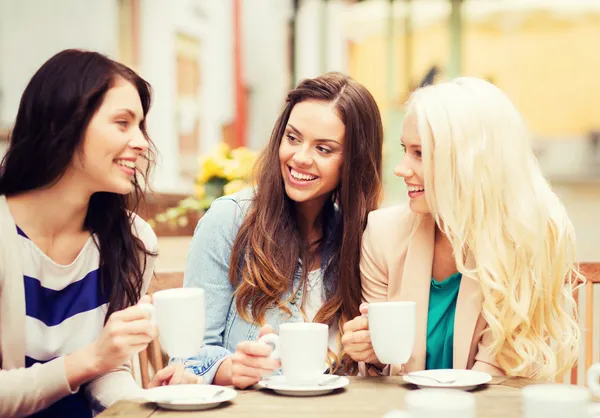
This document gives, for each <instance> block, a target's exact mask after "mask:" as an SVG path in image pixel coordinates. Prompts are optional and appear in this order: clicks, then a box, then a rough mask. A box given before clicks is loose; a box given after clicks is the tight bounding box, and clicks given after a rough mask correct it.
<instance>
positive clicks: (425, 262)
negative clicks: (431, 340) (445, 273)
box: [399, 216, 435, 371]
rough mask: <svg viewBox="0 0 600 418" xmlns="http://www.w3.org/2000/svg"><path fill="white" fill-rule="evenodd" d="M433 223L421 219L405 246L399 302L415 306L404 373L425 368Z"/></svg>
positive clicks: (426, 219)
mask: <svg viewBox="0 0 600 418" xmlns="http://www.w3.org/2000/svg"><path fill="white" fill-rule="evenodd" d="M434 228H435V222H434V221H433V219H432V218H431V216H424V217H423V218H422V220H421V222H420V224H419V225H418V227H417V229H416V231H415V232H414V235H413V237H412V239H411V240H410V243H409V245H408V249H407V253H406V260H405V263H404V271H403V273H402V285H401V287H400V296H399V300H402V301H413V302H416V304H417V323H416V335H415V345H414V348H413V354H412V356H411V358H410V360H409V361H408V362H407V363H406V365H405V366H404V370H408V371H410V370H423V369H424V368H425V356H426V342H427V341H426V339H427V311H428V309H429V289H430V286H431V266H432V263H433V248H434V239H435V229H434Z"/></svg>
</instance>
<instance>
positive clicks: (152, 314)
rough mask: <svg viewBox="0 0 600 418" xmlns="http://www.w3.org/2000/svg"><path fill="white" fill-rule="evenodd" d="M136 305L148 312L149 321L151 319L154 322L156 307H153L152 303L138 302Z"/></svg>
mask: <svg viewBox="0 0 600 418" xmlns="http://www.w3.org/2000/svg"><path fill="white" fill-rule="evenodd" d="M138 306H139V307H140V308H141V309H142V310H144V311H146V312H148V313H149V314H150V321H152V323H154V324H156V309H155V308H154V305H152V304H150V303H140V304H139V305H138Z"/></svg>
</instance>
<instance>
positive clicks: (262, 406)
mask: <svg viewBox="0 0 600 418" xmlns="http://www.w3.org/2000/svg"><path fill="white" fill-rule="evenodd" d="M544 383H547V382H543V381H536V380H531V379H524V378H507V377H494V378H493V380H492V381H491V382H490V383H489V384H488V385H485V386H482V387H480V388H478V389H475V390H473V391H472V393H473V394H474V395H475V397H476V403H477V415H476V416H477V417H478V418H507V417H510V418H519V417H521V416H522V414H521V389H522V388H524V387H525V386H528V385H531V384H544ZM412 390H418V389H417V388H416V386H414V385H411V384H408V383H406V382H404V380H403V379H402V377H400V376H394V377H387V376H386V377H350V384H349V385H348V386H347V387H346V388H345V389H340V390H337V391H335V392H333V393H331V394H328V395H322V396H315V397H290V396H282V395H278V394H276V393H275V392H272V391H270V390H266V389H262V390H257V389H248V390H238V394H237V396H236V397H235V399H233V400H232V401H231V402H227V403H224V404H222V405H220V406H218V407H217V408H213V409H208V410H204V411H169V410H165V409H161V408H159V407H158V406H157V405H156V404H154V403H149V402H143V401H120V402H117V403H116V404H114V405H113V406H111V407H110V408H108V409H107V410H105V411H104V412H103V413H102V414H100V415H99V416H100V417H102V418H107V417H129V418H147V417H152V418H159V417H160V418H172V417H185V416H190V417H191V416H194V417H200V416H202V415H204V416H206V417H210V418H219V417H240V418H259V417H260V418H264V417H267V418H276V417H285V418H295V417H299V418H300V417H302V418H307V417H309V418H318V417H347V418H354V417H383V416H384V415H385V414H386V413H387V412H389V411H391V410H393V409H401V410H404V409H405V405H404V396H405V395H406V394H407V393H408V392H410V391H412Z"/></svg>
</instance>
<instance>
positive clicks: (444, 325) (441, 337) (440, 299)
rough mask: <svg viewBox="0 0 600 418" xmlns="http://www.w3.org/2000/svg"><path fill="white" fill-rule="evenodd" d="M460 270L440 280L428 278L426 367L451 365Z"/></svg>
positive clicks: (427, 368)
mask: <svg viewBox="0 0 600 418" xmlns="http://www.w3.org/2000/svg"><path fill="white" fill-rule="evenodd" d="M461 279H462V274H461V273H455V274H453V275H452V276H450V277H447V278H446V279H444V280H443V281H441V282H438V281H435V280H434V279H433V278H432V279H431V289H430V290H429V312H428V314H427V357H426V359H425V369H426V370H432V369H451V368H452V363H453V361H452V356H453V354H454V316H455V314H456V299H457V298H458V289H459V287H460V280H461Z"/></svg>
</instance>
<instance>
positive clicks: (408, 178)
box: [394, 112, 431, 214]
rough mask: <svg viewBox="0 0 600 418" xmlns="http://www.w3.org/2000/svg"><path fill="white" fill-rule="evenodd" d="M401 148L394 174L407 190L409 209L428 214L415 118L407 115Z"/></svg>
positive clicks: (419, 138)
mask: <svg viewBox="0 0 600 418" xmlns="http://www.w3.org/2000/svg"><path fill="white" fill-rule="evenodd" d="M400 140H401V141H402V148H403V149H404V155H403V156H402V159H401V160H400V163H398V165H397V166H396V168H395V169H394V174H395V175H396V176H398V177H402V178H403V179H404V182H405V183H406V188H407V189H408V197H409V198H410V203H409V205H410V209H411V210H412V211H413V212H416V213H423V214H427V213H430V212H431V211H430V209H429V205H428V204H427V200H426V199H425V193H426V191H425V180H424V177H423V161H422V158H421V137H420V135H419V130H418V127H417V117H416V115H415V113H414V112H412V113H409V114H408V115H407V116H406V118H405V120H404V126H403V128H402V138H401V139H400Z"/></svg>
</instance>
